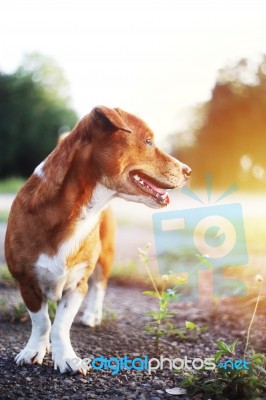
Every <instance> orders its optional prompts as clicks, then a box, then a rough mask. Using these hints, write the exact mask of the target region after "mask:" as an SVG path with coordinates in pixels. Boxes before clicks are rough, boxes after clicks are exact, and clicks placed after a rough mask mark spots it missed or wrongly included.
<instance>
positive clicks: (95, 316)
mask: <svg viewBox="0 0 266 400" xmlns="http://www.w3.org/2000/svg"><path fill="white" fill-rule="evenodd" d="M80 322H81V323H82V324H83V325H86V326H90V327H91V328H94V327H95V326H98V325H101V322H102V313H91V312H85V313H84V314H83V316H82V317H81V320H80Z"/></svg>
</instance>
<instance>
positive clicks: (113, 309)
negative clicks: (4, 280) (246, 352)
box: [0, 284, 266, 400]
mask: <svg viewBox="0 0 266 400" xmlns="http://www.w3.org/2000/svg"><path fill="white" fill-rule="evenodd" d="M1 297H2V298H5V299H10V304H11V302H12V301H14V302H16V301H17V299H18V292H17V290H16V289H14V288H12V289H11V288H4V287H2V288H1ZM104 308H105V314H106V315H107V317H106V318H105V321H104V322H103V325H102V326H101V327H100V328H97V329H90V328H86V327H83V326H81V325H79V315H78V316H77V318H76V321H75V323H74V325H73V327H72V330H71V338H72V343H73V347H74V349H75V350H76V352H77V353H78V354H79V355H80V356H81V357H82V358H85V357H90V358H93V357H99V356H102V355H103V356H104V357H107V358H109V357H117V358H121V357H123V356H125V355H127V356H128V358H129V359H133V358H134V357H141V358H143V357H144V356H146V355H147V356H149V358H152V357H154V356H155V350H154V339H153V338H152V337H150V336H149V335H148V334H147V333H145V331H144V328H145V325H146V324H147V323H148V322H149V321H150V317H149V316H148V315H147V312H149V311H151V310H155V309H156V300H155V299H153V298H151V297H147V296H144V295H143V294H142V290H141V289H136V288H135V289H134V288H125V287H119V286H115V285H113V284H111V285H110V286H109V288H108V292H107V296H106V300H105V306H104ZM171 309H172V311H173V312H174V316H173V318H172V322H173V323H174V325H175V326H179V327H180V326H184V322H185V321H186V320H192V321H194V322H197V323H198V324H199V325H200V326H203V325H205V326H206V325H207V326H208V327H209V329H208V330H207V331H206V332H203V333H201V334H200V335H196V336H195V337H190V338H188V339H186V340H180V338H178V337H177V336H171V337H168V338H167V337H164V338H163V339H162V342H161V346H160V350H159V355H162V356H165V357H170V358H172V359H173V358H176V357H180V358H184V357H185V355H187V357H190V358H191V359H193V358H195V357H201V358H205V357H208V356H211V355H212V354H213V352H215V344H214V343H215V340H217V339H218V338H219V339H222V340H225V341H226V342H227V343H231V342H232V341H233V340H234V339H236V338H238V339H239V349H241V348H242V349H243V344H244V340H245V333H246V327H247V324H248V316H247V315H245V314H244V310H245V307H242V308H241V307H238V309H236V308H234V309H232V307H231V308H228V306H226V304H224V305H223V304H221V305H220V306H219V313H218V312H217V311H215V308H212V307H210V305H209V306H208V307H207V305H206V304H203V303H202V304H195V305H194V306H193V307H191V304H189V303H173V304H172V306H171ZM232 310H234V311H232ZM108 316H109V317H108ZM261 326H265V318H264V317H263V316H259V317H258V318H257V320H256V324H255V325H254V329H253V332H254V333H256V334H253V335H252V336H253V337H252V343H253V345H255V346H257V349H258V350H261V351H263V350H264V351H265V350H266V342H265V338H263V332H261V329H260V327H261ZM29 334H30V323H29V322H24V323H11V322H4V321H2V322H1V326H0V353H1V358H0V368H1V374H0V398H1V400H26V399H27V400H28V399H32V400H33V399H34V400H36V399H46V400H51V399H52V400H57V399H60V400H61V399H63V400H70V399H71V400H72V399H109V400H112V399H121V400H122V399H125V400H130V399H140V400H145V399H147V400H160V399H170V398H171V399H175V398H178V399H181V400H185V399H186V400H189V399H190V398H189V397H187V396H178V397H175V396H171V395H169V394H167V393H166V391H165V389H167V388H172V387H175V386H178V384H179V382H180V379H181V376H180V375H179V374H175V373H174V372H173V371H170V370H169V369H167V368H165V369H163V370H158V371H156V372H152V373H151V374H149V373H148V371H133V370H132V371H126V370H122V371H120V372H119V373H118V374H117V375H112V374H111V371H110V370H108V371H104V372H103V371H95V370H94V371H91V372H89V374H88V375H87V376H85V377H84V376H73V375H70V374H65V375H60V374H59V372H58V371H55V370H53V365H52V361H51V358H50V356H46V357H45V360H44V363H43V365H42V366H36V365H34V366H23V367H20V368H18V367H16V365H15V363H14V356H15V355H16V354H17V352H18V351H19V350H20V349H21V348H22V347H23V346H24V345H25V343H26V341H27V339H28V337H29ZM196 399H197V400H198V399H199V397H197V398H195V400H196Z"/></svg>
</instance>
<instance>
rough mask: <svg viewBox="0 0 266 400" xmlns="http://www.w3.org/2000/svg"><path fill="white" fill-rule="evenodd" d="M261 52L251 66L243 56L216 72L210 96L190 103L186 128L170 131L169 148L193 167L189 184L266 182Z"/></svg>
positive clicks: (251, 185) (265, 69) (265, 82)
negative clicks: (211, 180) (196, 103)
mask: <svg viewBox="0 0 266 400" xmlns="http://www.w3.org/2000/svg"><path fill="white" fill-rule="evenodd" d="M265 109H266V56H264V58H263V59H262V61H261V63H260V64H259V65H257V66H255V67H254V65H251V64H250V63H249V62H248V60H246V59H242V60H240V61H239V62H238V63H237V64H236V65H234V66H228V67H225V68H223V69H221V70H220V71H219V74H218V77H217V81H216V83H215V85H214V88H213V90H212V94H211V99H210V100H209V101H207V102H206V103H203V104H201V105H199V106H198V107H195V108H194V110H193V111H192V115H190V122H189V123H190V128H189V129H188V130H187V131H186V132H180V133H178V134H175V135H173V136H172V137H171V138H170V140H171V142H172V152H173V154H174V155H175V156H177V157H178V158H180V159H181V160H183V161H184V162H186V163H187V164H188V165H190V166H191V167H192V170H193V177H192V183H193V184H195V185H197V186H202V185H203V184H204V182H203V177H204V175H205V174H206V173H208V172H211V173H213V174H214V175H215V182H214V183H215V185H216V186H219V187H226V186H230V185H231V183H232V182H233V181H235V182H237V183H238V184H239V186H241V187H243V188H247V189H261V190H264V188H265V183H266V158H265V148H266V129H265V127H266V113H265Z"/></svg>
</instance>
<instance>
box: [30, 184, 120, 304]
mask: <svg viewBox="0 0 266 400" xmlns="http://www.w3.org/2000/svg"><path fill="white" fill-rule="evenodd" d="M114 195H115V192H114V191H112V190H110V189H108V188H106V187H105V186H103V185H101V184H97V186H96V187H95V189H94V191H93V194H92V197H91V201H90V202H89V203H88V205H86V206H83V207H82V209H81V210H80V216H79V218H78V220H77V222H76V225H75V229H74V232H73V234H72V236H71V237H70V238H69V239H68V240H67V241H65V242H63V243H62V244H61V245H60V247H59V249H58V252H57V253H56V254H55V255H54V256H52V257H51V256H48V255H47V254H44V253H42V254H40V256H39V258H38V260H37V262H36V264H35V271H36V275H37V279H38V282H39V285H40V287H41V290H42V292H43V293H44V294H45V295H46V296H47V297H48V298H50V299H53V300H58V299H60V298H61V296H62V292H63V290H67V289H71V288H72V287H73V288H74V287H76V285H77V283H78V282H79V281H80V279H81V278H82V277H83V275H84V273H85V269H86V266H87V262H84V263H83V262H82V263H79V264H76V265H75V266H73V267H71V269H69V270H68V269H67V268H66V260H67V257H68V255H70V254H71V253H73V252H74V251H75V249H77V248H78V246H79V245H80V243H82V241H83V240H84V239H85V238H86V236H88V234H89V233H90V232H91V231H92V230H93V228H94V227H95V225H96V224H97V222H98V220H99V217H100V214H101V212H102V211H103V209H104V208H105V207H106V206H107V204H108V202H109V201H110V200H111V199H112V197H113V196H114ZM88 261H89V260H88Z"/></svg>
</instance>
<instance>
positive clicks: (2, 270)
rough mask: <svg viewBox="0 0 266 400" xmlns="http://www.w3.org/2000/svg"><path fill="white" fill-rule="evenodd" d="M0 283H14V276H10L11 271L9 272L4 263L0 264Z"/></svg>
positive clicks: (11, 284)
mask: <svg viewBox="0 0 266 400" xmlns="http://www.w3.org/2000/svg"><path fill="white" fill-rule="evenodd" d="M0 283H2V284H5V285H9V286H14V285H15V281H14V278H13V277H12V275H11V273H10V272H9V269H8V268H7V266H6V265H5V264H4V265H0Z"/></svg>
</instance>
